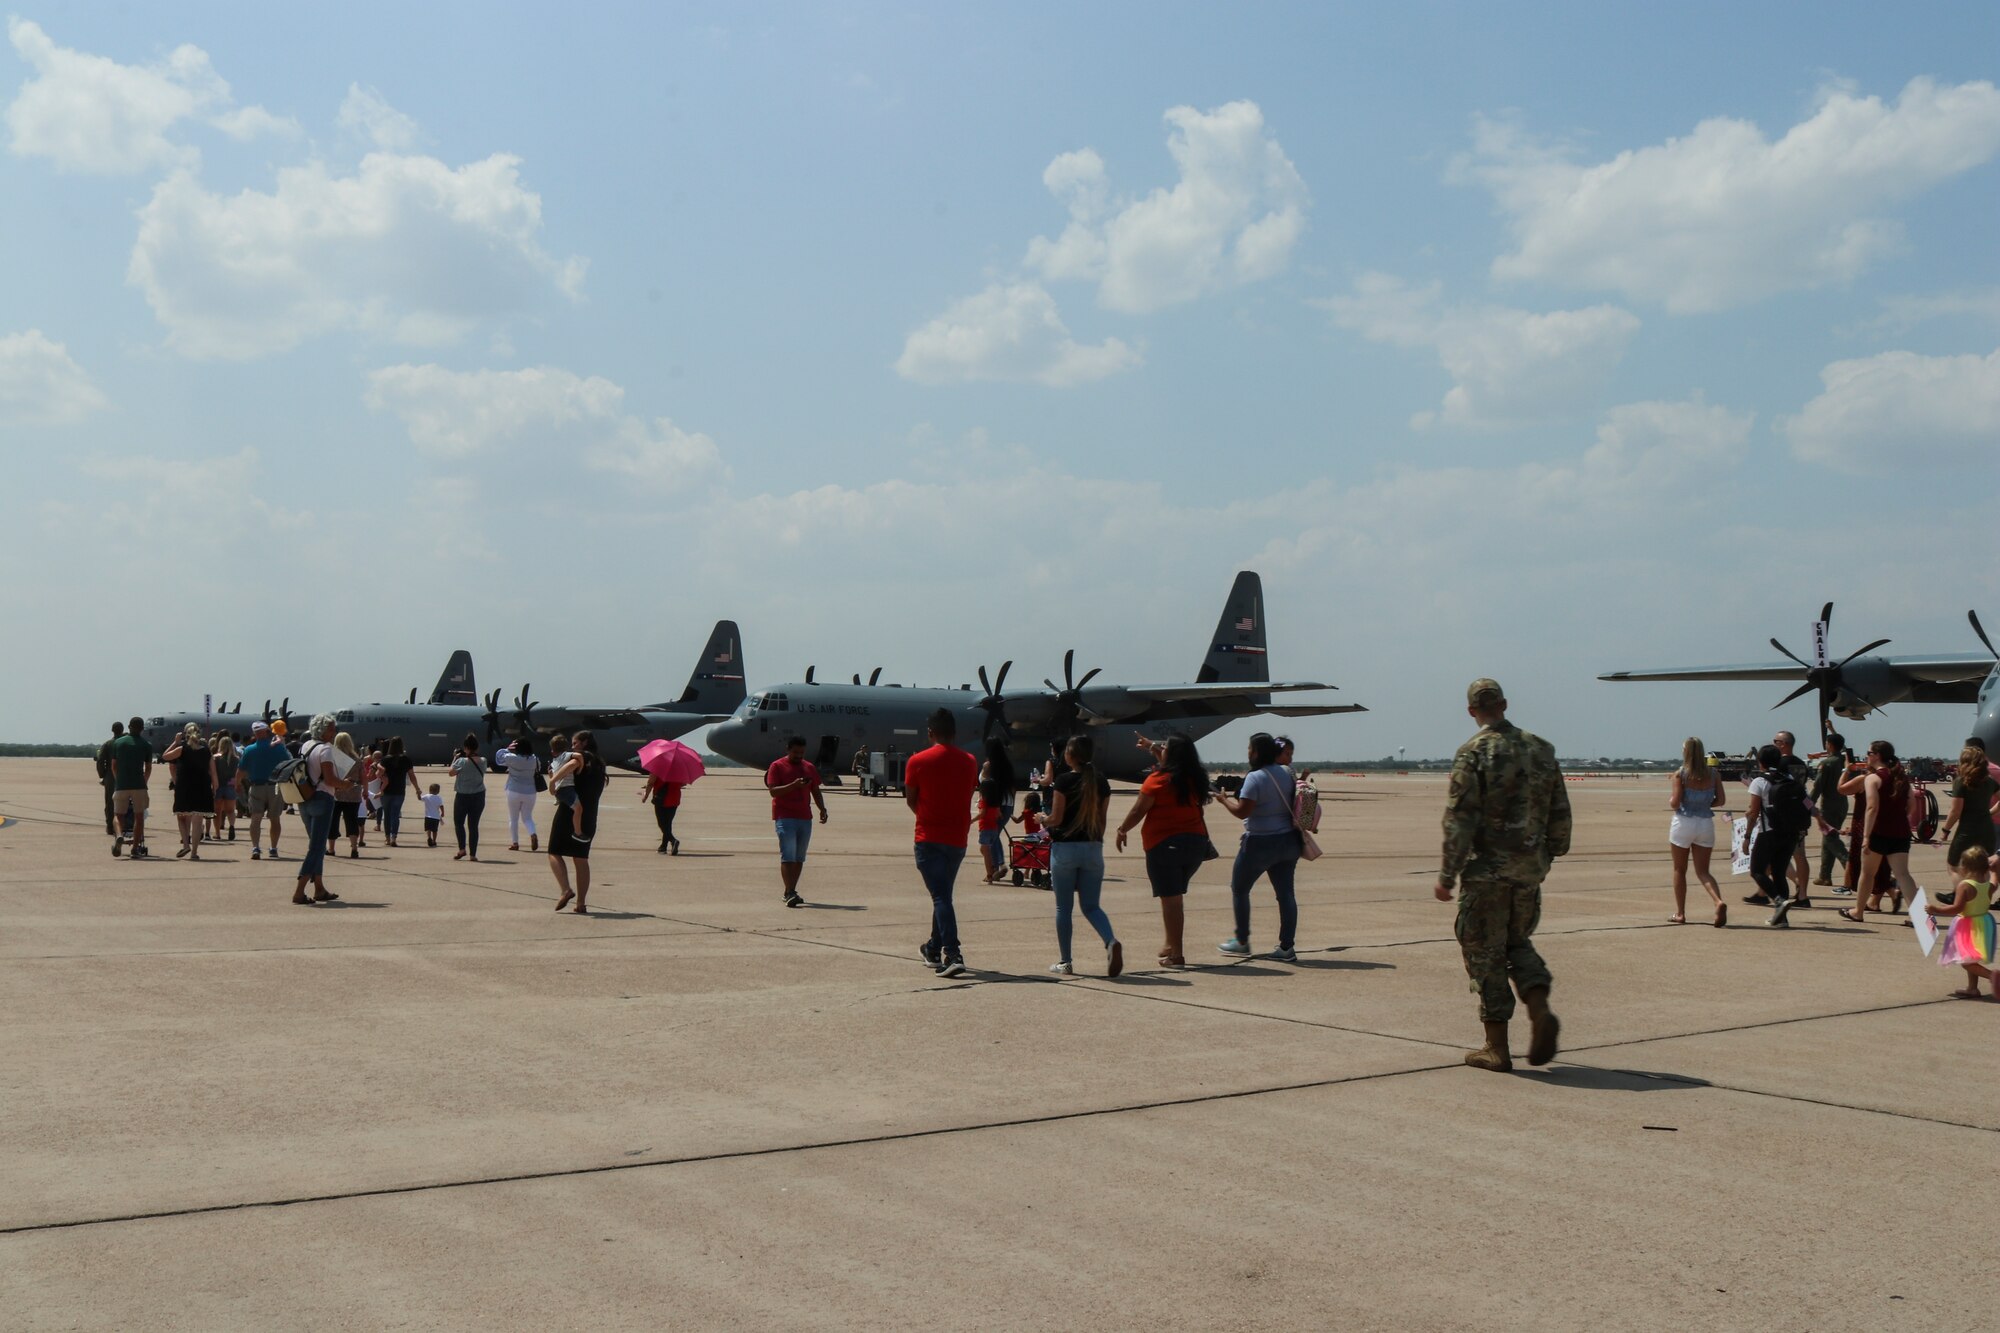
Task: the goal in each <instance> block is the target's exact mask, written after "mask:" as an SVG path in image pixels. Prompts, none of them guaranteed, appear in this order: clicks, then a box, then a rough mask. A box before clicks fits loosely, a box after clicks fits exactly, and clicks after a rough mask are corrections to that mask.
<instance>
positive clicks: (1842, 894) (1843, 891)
mask: <svg viewBox="0 0 2000 1333" xmlns="http://www.w3.org/2000/svg"><path fill="white" fill-rule="evenodd" d="M1833 896H1834V897H1836V898H1852V897H1853V896H1854V890H1853V889H1850V888H1848V887H1847V886H1846V885H1845V884H1836V885H1834V886H1833Z"/></svg>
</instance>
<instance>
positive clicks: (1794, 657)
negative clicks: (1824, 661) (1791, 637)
mask: <svg viewBox="0 0 2000 1333" xmlns="http://www.w3.org/2000/svg"><path fill="white" fill-rule="evenodd" d="M1771 646H1772V647H1773V648H1776V649H1777V650H1778V651H1779V652H1781V653H1783V654H1784V655H1785V656H1787V657H1789V658H1791V659H1792V660H1793V661H1794V662H1797V663H1798V664H1799V665H1800V666H1802V667H1804V668H1805V669H1806V670H1808V671H1811V670H1812V669H1813V668H1812V663H1810V662H1808V661H1806V659H1805V658H1803V657H1800V656H1799V655H1798V654H1797V653H1795V652H1793V651H1792V650H1791V649H1789V648H1787V647H1785V645H1784V644H1782V643H1779V642H1778V641H1777V640H1776V639H1773V640H1771Z"/></svg>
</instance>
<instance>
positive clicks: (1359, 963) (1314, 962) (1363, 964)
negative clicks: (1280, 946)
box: [1288, 958, 1396, 972]
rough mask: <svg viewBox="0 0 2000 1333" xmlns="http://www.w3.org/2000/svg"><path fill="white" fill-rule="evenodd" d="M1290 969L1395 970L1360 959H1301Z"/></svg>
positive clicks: (1329, 970) (1391, 966)
mask: <svg viewBox="0 0 2000 1333" xmlns="http://www.w3.org/2000/svg"><path fill="white" fill-rule="evenodd" d="M1288 966H1290V967H1300V968H1312V969H1315V970H1317V971H1321V972H1373V971H1375V970H1376V969H1378V968H1385V967H1386V968H1388V969H1390V970H1391V971H1394V970H1395V967H1396V965H1395V964H1394V963H1374V962H1369V961H1367V960H1365V959H1360V958H1301V959H1299V961H1298V962H1296V963H1291V964H1288Z"/></svg>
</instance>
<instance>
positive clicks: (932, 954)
mask: <svg viewBox="0 0 2000 1333" xmlns="http://www.w3.org/2000/svg"><path fill="white" fill-rule="evenodd" d="M917 957H919V958H921V959H923V960H924V966H925V967H928V968H929V969H930V970H931V971H933V972H935V971H937V970H938V969H939V968H941V967H943V966H944V955H942V954H940V953H939V952H938V947H937V945H935V944H932V943H931V942H930V941H929V940H925V941H924V942H923V943H922V944H919V945H918V946H917Z"/></svg>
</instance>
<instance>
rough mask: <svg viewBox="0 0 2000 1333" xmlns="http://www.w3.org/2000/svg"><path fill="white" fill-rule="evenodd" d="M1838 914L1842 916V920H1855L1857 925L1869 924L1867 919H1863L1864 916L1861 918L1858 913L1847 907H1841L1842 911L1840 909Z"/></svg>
mask: <svg viewBox="0 0 2000 1333" xmlns="http://www.w3.org/2000/svg"><path fill="white" fill-rule="evenodd" d="M1837 915H1838V916H1839V917H1840V918H1841V919H1842V920H1845V921H1852V922H1853V923H1854V924H1855V925H1857V926H1865V925H1867V924H1868V923H1867V921H1865V920H1863V919H1862V918H1861V917H1860V916H1858V915H1856V914H1855V913H1854V912H1852V911H1849V910H1848V909H1847V908H1845V907H1843V908H1841V909H1840V911H1839V912H1838V913H1837Z"/></svg>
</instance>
